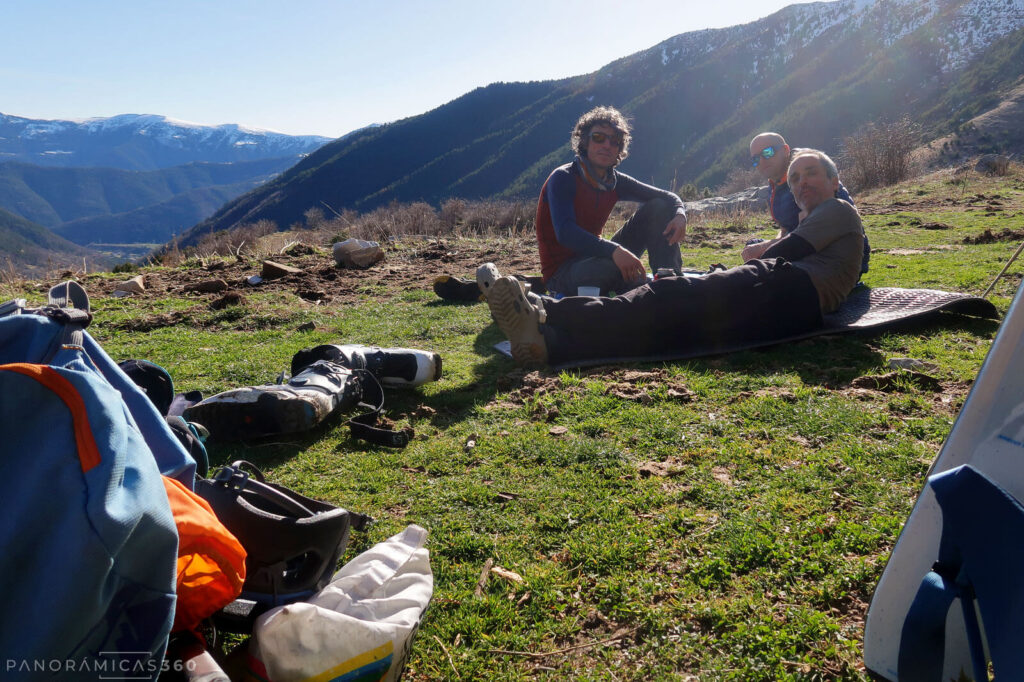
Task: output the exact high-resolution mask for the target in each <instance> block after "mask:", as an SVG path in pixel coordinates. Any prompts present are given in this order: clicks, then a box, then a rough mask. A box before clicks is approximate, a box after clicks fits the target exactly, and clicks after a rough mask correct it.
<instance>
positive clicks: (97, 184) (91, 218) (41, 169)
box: [0, 114, 329, 270]
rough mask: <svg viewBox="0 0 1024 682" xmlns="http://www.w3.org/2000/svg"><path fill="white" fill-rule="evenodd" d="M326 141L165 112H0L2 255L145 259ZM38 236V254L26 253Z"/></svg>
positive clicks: (35, 259)
mask: <svg viewBox="0 0 1024 682" xmlns="http://www.w3.org/2000/svg"><path fill="white" fill-rule="evenodd" d="M328 140H329V138H325V137H319V136H293V135H284V134H281V133H275V132H270V131H260V130H252V129H247V128H243V127H241V126H238V125H221V126H201V125H197V124H192V123H185V122H181V121H174V120H172V119H168V118H165V117H163V116H146V115H135V114H126V115H122V116H114V117H111V118H102V119H88V120H85V121H81V122H75V121H45V120H34V119H28V118H21V117H17V116H8V115H5V114H0V208H2V209H5V211H6V212H7V215H5V219H4V220H0V255H3V256H6V257H7V258H8V259H9V260H10V262H11V263H12V264H14V263H21V264H24V267H23V268H22V269H23V270H29V269H31V266H38V265H39V264H40V263H43V262H46V261H47V260H49V261H51V262H60V261H63V260H64V259H63V258H62V254H64V253H65V252H66V253H67V254H68V255H73V256H74V258H76V259H78V258H80V257H81V256H83V255H84V256H86V257H87V259H88V258H92V259H94V261H95V262H96V263H106V262H110V261H111V258H110V256H111V255H113V256H116V257H120V258H122V259H123V258H126V257H132V256H139V255H143V254H145V253H147V252H149V251H150V250H152V248H153V247H154V246H157V245H160V244H163V243H164V242H167V241H168V240H170V239H171V238H172V237H173V236H174V235H176V234H180V233H182V232H183V231H185V230H186V229H187V228H189V227H191V226H192V225H195V224H196V223H197V222H199V221H201V220H203V219H204V218H206V217H207V216H209V215H211V214H212V213H213V212H214V211H215V210H216V209H217V208H218V207H220V206H222V205H223V204H224V203H225V202H227V201H230V200H231V199H234V198H235V197H237V196H239V195H240V194H243V193H244V192H247V191H249V190H251V189H253V188H254V187H257V186H259V185H261V184H263V183H264V182H267V181H268V180H270V179H271V178H273V177H274V176H275V175H276V174H277V173H280V172H281V171H283V170H286V169H287V168H289V167H291V166H293V165H294V164H295V163H297V162H298V161H299V160H300V159H301V158H302V157H303V156H304V155H305V154H307V153H309V152H310V151H312V150H314V149H316V148H317V147H319V146H321V145H322V144H324V143H325V142H327V141H328ZM15 216H16V217H19V218H22V219H24V220H26V221H30V222H31V223H32V224H33V225H34V227H33V228H32V229H31V230H30V229H28V228H26V227H25V225H23V224H21V223H18V224H17V225H18V231H17V232H15V231H14V227H13V225H14V224H15V223H14V222H12V218H13V217H15ZM55 237H60V239H56V238H55ZM33 239H34V240H35V243H36V248H34V249H29V250H26V249H25V248H24V243H25V241H26V240H33ZM68 241H70V242H74V243H77V244H78V245H80V246H85V247H88V246H94V247H96V249H100V250H102V251H105V252H106V253H107V255H106V256H104V255H103V254H101V253H98V252H96V250H95V249H89V248H84V249H80V248H70V247H69V245H68V243H67V242H68Z"/></svg>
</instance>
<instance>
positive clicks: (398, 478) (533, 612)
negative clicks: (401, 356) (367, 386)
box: [4, 175, 1024, 680]
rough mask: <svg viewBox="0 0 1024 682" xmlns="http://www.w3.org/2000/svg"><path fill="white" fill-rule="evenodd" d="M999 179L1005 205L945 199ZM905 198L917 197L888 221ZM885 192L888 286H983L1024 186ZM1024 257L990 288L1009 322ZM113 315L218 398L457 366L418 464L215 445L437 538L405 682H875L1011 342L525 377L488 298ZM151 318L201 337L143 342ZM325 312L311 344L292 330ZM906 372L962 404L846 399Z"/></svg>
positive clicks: (272, 299)
mask: <svg viewBox="0 0 1024 682" xmlns="http://www.w3.org/2000/svg"><path fill="white" fill-rule="evenodd" d="M986 183H987V184H986ZM993 191H998V193H999V194H1000V195H1003V196H1004V197H1005V199H1004V202H1005V203H1006V204H1007V205H1006V206H1005V210H1004V211H1003V212H1002V213H1001V214H999V213H997V214H996V215H991V216H986V215H984V213H983V212H982V211H978V210H971V211H966V210H963V209H964V208H965V207H964V206H963V205H960V206H951V205H948V204H945V203H942V202H943V201H945V200H946V199H948V198H956V197H957V196H959V195H961V194H963V195H965V196H970V195H973V194H974V193H977V192H984V193H986V194H989V193H991V192H993ZM901 192H902V194H900V193H901ZM899 197H908V198H910V199H913V200H914V201H917V202H919V203H920V205H918V206H905V207H899V212H898V213H882V212H881V211H880V210H879V209H882V208H886V209H888V208H889V207H891V204H892V202H894V201H898V200H900V199H899ZM864 203H865V205H866V206H867V208H865V221H866V223H867V225H868V229H869V232H870V236H871V242H872V246H873V247H874V249H875V253H874V254H873V257H872V270H871V272H870V273H869V274H868V275H867V276H866V278H865V279H866V281H867V283H868V284H870V285H873V286H886V285H895V286H912V287H934V288H941V289H948V290H960V291H966V292H970V293H974V294H980V293H981V292H982V291H983V290H984V288H985V287H987V286H988V284H989V282H991V280H992V278H994V276H995V274H996V273H997V272H998V271H999V269H1000V268H1001V267H1002V264H1003V262H1005V259H1006V258H1007V257H1008V255H1009V254H1010V253H1011V252H1012V250H1013V249H1014V248H1016V246H1017V244H1018V243H1019V241H1017V242H1014V241H1009V242H999V243H995V244H988V245H984V244H983V245H972V244H964V243H963V238H964V237H966V236H974V235H976V234H977V233H979V232H981V231H983V230H985V229H989V230H992V231H993V232H995V231H999V230H1002V229H1004V228H1006V227H1012V228H1016V227H1017V226H1019V224H1020V220H1019V219H1008V218H1006V217H1005V215H1006V214H1013V213H1015V212H1016V213H1017V214H1018V215H1019V214H1020V211H1021V207H1022V206H1024V191H1022V187H1021V179H1020V176H1019V175H1015V176H1011V177H1010V178H1004V179H1000V180H998V181H995V180H987V179H981V178H977V177H975V178H973V179H969V184H968V185H967V186H966V189H962V188H961V186H960V184H953V183H951V182H950V179H949V178H948V177H938V178H932V179H925V180H922V181H915V182H914V183H908V184H905V185H902V186H900V187H898V188H892V189H886V190H881V191H879V192H878V193H876V194H873V195H869V196H867V197H864ZM1011 204H1012V206H1011ZM915 219H916V220H919V221H920V223H928V222H942V223H946V224H948V225H950V226H951V227H950V228H949V229H944V230H925V229H922V228H920V227H918V226H917V225H919V224H920V223H914V220H915ZM890 223H897V224H890ZM759 224H760V225H764V217H763V216H747V217H745V218H743V219H741V220H739V222H737V221H735V220H734V221H708V222H707V223H706V225H704V228H705V229H706V230H707V232H708V234H709V236H710V237H709V238H708V239H703V240H702V241H701V242H700V243H693V244H687V246H686V248H685V249H684V262H685V263H686V264H687V265H691V266H694V267H706V265H707V264H708V263H711V262H722V263H725V264H726V265H730V264H734V263H736V262H738V260H739V259H738V251H739V248H740V245H741V244H742V242H743V241H744V240H745V238H746V237H747V236H749V234H750V233H752V232H758V230H757V226H758V225H759ZM769 232H770V231H769V230H767V229H761V230H760V233H763V234H768V233H769ZM723 244H725V246H726V247H727V248H726V247H723V246H722V245H723ZM467 246H471V244H469V243H468V242H467ZM508 256H510V254H507V253H504V252H501V253H497V254H496V255H495V259H496V260H499V262H500V259H501V258H504V257H508ZM1022 267H1024V266H1022V265H1018V266H1015V267H1013V268H1011V270H1010V273H1009V274H1008V276H1007V277H1006V279H1004V280H1003V281H1002V282H1001V283H1000V284H999V285H998V286H997V287H996V289H995V293H994V296H993V301H994V302H995V303H996V304H997V306H998V307H999V308H1000V309H1001V311H1004V312H1005V310H1006V307H1007V305H1008V304H1009V300H1010V297H1011V296H1012V295H1013V292H1014V291H1015V289H1016V287H1017V285H1018V284H1019V282H1020V273H1021V271H1022ZM4 293H7V292H4ZM11 293H16V292H11ZM30 293H31V296H33V297H35V299H36V300H37V301H38V296H39V294H38V292H36V291H32V292H30ZM95 304H96V305H95V308H96V319H95V323H94V325H93V327H92V328H91V331H92V333H93V334H94V336H96V338H97V339H98V340H100V341H101V342H102V343H103V345H104V347H105V348H106V349H107V351H108V352H109V353H110V354H111V356H112V357H114V358H115V359H124V358H128V357H143V358H147V359H149V360H152V361H154V362H157V363H158V364H161V365H163V366H164V367H166V368H168V369H169V370H170V371H171V373H172V375H173V377H174V380H175V383H176V386H177V387H178V388H179V389H181V390H186V389H200V390H202V391H204V392H205V393H207V394H209V393H212V392H215V391H220V390H225V389H228V388H232V387H236V386H239V385H244V384H250V383H264V382H269V381H272V380H273V378H274V376H275V375H276V374H277V373H278V372H279V371H281V370H284V369H286V368H287V367H288V365H289V362H290V359H291V356H292V354H293V353H294V352H295V351H296V350H298V349H299V348H302V347H308V346H312V345H315V344H318V343H327V342H337V341H341V340H344V341H347V342H356V343H359V342H362V343H374V344H378V345H385V346H388V345H403V346H412V347H419V348H424V349H430V350H434V351H437V352H439V353H441V354H442V356H443V358H444V369H445V375H444V377H443V378H442V380H441V381H439V382H437V383H435V384H430V385H427V386H425V387H423V388H422V389H419V390H415V391H406V392H398V391H396V392H392V393H389V395H388V402H387V408H388V411H389V416H391V417H392V418H393V419H395V421H396V422H397V423H398V424H399V425H410V426H412V427H413V428H414V429H415V433H416V436H415V438H414V439H413V441H412V443H411V444H410V445H409V447H408V448H406V449H404V450H389V449H384V448H380V447H376V446H371V445H367V444H364V443H361V442H357V441H355V440H353V439H352V438H350V436H349V434H348V430H347V429H346V428H344V427H343V426H342V425H339V424H334V425H332V426H331V427H330V428H328V429H326V430H325V431H322V432H318V433H314V434H308V435H305V436H302V437H300V438H296V439H290V440H287V439H274V441H273V442H267V443H258V444H253V445H232V446H225V445H211V448H210V454H211V458H212V460H213V463H214V464H216V465H219V464H223V463H226V462H229V461H231V460H233V459H236V458H239V457H244V458H246V459H249V460H251V461H253V462H255V463H256V464H257V465H259V466H261V467H262V468H263V469H264V470H265V471H266V472H267V474H268V476H269V477H270V478H271V479H272V480H274V481H277V482H280V483H282V484H284V485H287V486H291V487H293V488H295V489H297V490H299V491H301V492H303V493H304V494H307V495H310V496H314V497H318V498H322V499H325V500H329V501H331V502H333V503H336V504H339V505H342V506H345V507H347V508H350V509H353V510H358V511H361V512H365V513H369V514H371V515H372V516H374V517H375V518H376V519H377V520H378V522H377V524H376V525H375V526H374V527H373V528H372V529H371V530H370V531H369V532H368V533H365V534H359V533H357V534H354V537H353V540H352V542H351V545H350V548H349V551H348V553H347V554H346V557H348V558H351V557H352V556H354V555H355V554H356V553H357V552H359V551H361V550H363V549H365V548H367V547H369V546H370V545H371V544H373V543H375V542H378V541H380V540H383V539H384V538H386V537H388V536H390V535H392V534H394V533H396V532H398V531H399V530H400V529H402V528H403V527H405V526H406V525H407V524H409V523H417V524H420V525H422V526H424V527H426V528H427V529H428V530H429V532H430V540H429V548H430V551H431V564H432V567H433V571H434V578H435V592H434V600H433V603H432V605H431V607H430V608H429V610H428V612H427V615H426V618H425V620H424V622H423V625H422V628H421V629H420V631H419V634H418V636H417V639H416V642H415V646H414V647H413V650H412V654H411V657H410V660H409V665H408V669H407V672H406V679H409V680H427V679H450V680H480V679H487V680H497V679H501V680H520V679H532V678H534V677H540V678H543V679H559V680H560V679H583V680H612V679H614V680H626V679H629V680H663V679H665V680H667V679H701V680H704V679H708V680H717V679H724V680H822V679H850V680H863V679H867V677H866V673H865V671H864V670H863V665H862V663H861V655H860V651H861V645H862V637H863V619H864V617H865V612H866V608H867V603H868V601H869V599H870V596H871V592H872V589H873V587H874V585H875V583H876V582H877V580H878V577H879V575H880V574H881V571H882V569H883V567H884V565H885V562H886V559H887V557H888V553H889V551H890V550H891V548H892V546H893V543H894V542H895V540H896V537H897V535H898V533H899V530H900V527H901V525H902V523H903V521H904V520H905V518H906V516H907V514H908V512H909V510H910V508H911V505H912V504H913V502H914V500H915V498H916V496H917V494H918V492H919V490H920V489H921V486H922V484H923V483H924V476H925V474H926V472H927V470H928V467H929V465H930V463H931V461H932V460H933V459H934V457H935V455H936V454H937V453H938V451H939V449H940V447H941V445H942V442H943V439H944V438H945V437H946V435H947V434H948V432H949V429H950V427H951V425H952V423H953V420H954V419H955V416H956V414H957V411H958V410H959V408H960V407H961V405H962V403H963V400H964V399H965V397H966V393H967V390H968V389H969V385H970V382H971V380H972V379H973V378H974V376H975V374H976V373H977V371H978V368H979V367H980V365H981V363H982V360H983V359H984V356H985V354H986V352H987V350H988V347H989V345H990V343H991V340H992V338H993V337H994V335H995V332H996V330H997V326H998V325H997V323H996V322H993V321H985V320H972V319H966V318H952V317H946V318H944V319H943V320H942V321H940V322H934V323H928V324H924V325H916V326H911V327H905V328H900V329H898V330H897V331H892V332H886V333H883V334H876V335H856V336H854V335H850V336H838V337H819V338H816V339H812V340H809V341H804V342H800V343H797V344H793V345H789V346H783V347H777V348H771V349H768V350H759V351H753V352H744V353H736V354H733V355H728V356H719V357H713V358H707V359H702V360H694V361H687V362H682V363H667V364H653V365H633V366H629V367H603V368H598V369H592V370H581V371H566V372H560V373H555V372H549V371H543V372H539V373H530V374H527V373H524V372H521V371H518V370H516V368H515V367H514V366H513V365H512V363H511V361H509V360H507V359H505V358H504V357H501V356H498V355H496V354H495V353H494V352H493V351H492V350H491V345H492V344H493V343H495V342H497V341H499V340H501V338H502V336H501V334H500V332H499V331H498V330H497V328H496V327H495V326H494V325H493V323H492V322H491V320H490V317H489V315H488V312H487V309H486V307H485V306H482V305H462V304H457V305H449V304H445V303H443V302H441V301H439V300H438V299H436V298H435V297H434V296H433V294H432V293H431V292H430V291H427V290H405V291H398V292H396V291H394V290H390V289H387V288H386V286H385V285H384V284H382V283H379V282H377V281H376V280H373V279H369V277H368V281H367V284H366V285H365V286H364V287H362V288H361V289H359V290H358V297H357V300H356V301H355V302H353V303H346V304H345V305H342V306H332V305H326V306H312V305H308V304H304V303H302V302H301V301H300V300H299V299H298V298H297V297H295V296H294V295H292V294H288V293H273V294H266V295H257V294H254V295H252V296H250V297H249V301H248V303H247V304H246V305H245V306H244V307H241V308H228V309H227V310H225V311H220V312H214V311H211V310H209V309H208V308H205V307H202V306H200V305H198V304H197V303H196V302H195V301H194V300H191V299H184V298H177V297H167V298H165V299H160V300H156V301H152V300H147V301H145V302H139V301H134V300H133V299H112V298H111V299H108V298H101V299H99V300H96V301H95ZM152 314H168V315H170V314H177V315H180V316H182V318H183V321H182V322H181V323H179V324H176V325H173V326H166V327H158V328H155V329H150V330H138V329H134V328H133V326H132V325H133V323H134V321H136V320H138V319H140V318H143V317H145V316H147V315H152ZM306 321H315V322H316V323H317V331H313V332H299V331H296V327H297V326H298V325H299V324H301V323H302V322H306ZM895 357H914V358H920V359H924V360H928V361H931V362H934V363H936V364H937V365H938V366H939V369H938V370H937V371H936V372H935V373H934V375H935V376H936V378H938V379H939V380H940V381H941V382H942V386H943V388H942V390H941V391H939V392H930V391H925V390H922V389H919V388H916V387H915V386H914V385H913V384H912V383H910V382H897V384H896V386H895V388H894V389H892V390H889V391H885V392H883V391H872V390H863V389H853V388H851V387H850V382H851V381H853V380H854V379H856V378H857V377H862V376H869V375H879V374H884V373H887V372H889V371H891V370H889V369H888V365H887V363H888V361H889V360H890V359H892V358H895ZM424 406H426V407H428V408H430V409H429V410H423V409H422V408H423V407H424ZM469 441H473V443H474V446H473V447H469V446H468V445H467V443H468V442H469ZM488 559H493V560H494V562H495V564H496V565H499V566H501V567H504V568H507V569H509V570H513V571H516V572H517V573H519V574H520V575H521V576H523V578H524V580H525V583H524V584H522V585H519V584H515V583H511V582H507V581H504V580H502V579H500V578H496V577H494V576H492V577H491V579H490V580H489V582H488V583H487V585H486V587H485V589H484V591H483V595H482V596H479V597H478V596H476V595H475V594H474V591H475V589H476V585H477V581H478V578H479V576H480V571H481V568H482V567H483V565H484V562H485V561H487V560H488Z"/></svg>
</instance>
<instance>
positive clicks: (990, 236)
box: [963, 229, 1024, 244]
mask: <svg viewBox="0 0 1024 682" xmlns="http://www.w3.org/2000/svg"><path fill="white" fill-rule="evenodd" d="M1022 240H1024V230H1010V229H1006V230H1003V231H1001V232H995V233H993V232H992V230H985V231H984V232H982V233H981V234H979V235H976V236H974V237H964V239H963V242H964V244H994V243H996V242H1019V241H1022Z"/></svg>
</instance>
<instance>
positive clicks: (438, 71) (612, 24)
mask: <svg viewBox="0 0 1024 682" xmlns="http://www.w3.org/2000/svg"><path fill="white" fill-rule="evenodd" d="M788 4H793V3H792V2H785V1H782V0H763V1H762V2H753V1H751V0H712V1H710V2H702V3H699V5H698V3H689V2H679V1H678V0H633V1H632V2H627V1H625V0H615V1H612V0H588V1H587V2H583V1H578V0H518V1H517V0H506V1H505V2H493V1H488V0H435V1H434V2H428V1H426V0H424V1H414V0H382V1H377V2H371V1H368V0H362V1H359V2H354V1H350V0H334V1H333V2H332V1H329V0H291V1H290V2H282V1H281V0H277V1H275V2H270V1H269V0H244V1H243V0H202V1H198V0H179V1H178V2H174V1H173V0H172V1H171V2H159V3H157V2H151V1H150V0H132V1H131V2H129V1H127V0H93V1H92V2H82V1H81V0H52V1H51V0H34V1H32V2H27V1H21V0H15V1H14V2H8V3H5V6H4V8H3V15H4V18H3V22H2V24H0V112H3V113H5V114H10V115H15V116H25V117H28V118H49V119H53V118H69V119H80V118H89V117H94V116H113V115H116V114H128V113H131V114H162V115H164V116H169V117H172V118H177V119H183V120H186V121H192V122H195V123H204V124H220V123H240V124H244V125H248V126H252V127H257V128H269V129H272V130H278V131H281V132H285V133H293V134H317V135H326V136H331V137H336V136H339V135H343V134H345V133H347V132H349V131H351V130H354V129H356V128H359V127H362V126H365V125H368V124H371V123H384V122H387V121H393V120H396V119H399V118H403V117H406V116H412V115H415V114H419V113H422V112H424V111H427V110H429V109H432V108H434V107H436V106H439V105H441V104H444V103H445V102H448V101H450V100H452V99H454V98H456V97H458V96H459V95H462V94H463V93H466V92H468V91H470V90H472V89H473V88H475V87H478V86H481V85H487V84H488V83H493V82H496V81H529V80H545V79H550V78H561V77H565V76H574V75H579V74H582V73H588V72H590V71H594V70H596V69H598V68H600V67H601V66H604V65H605V64H607V63H608V62H611V61H613V60H615V59H617V58H619V57H623V56H626V55H628V54H632V53H633V52H637V51H639V50H642V49H645V48H647V47H651V46H652V45H655V44H657V43H659V42H661V41H662V40H665V39H666V38H669V37H671V36H674V35H676V34H679V33H684V32H687V31H695V30H700V29H703V28H719V27H723V26H732V25H735V24H742V23H747V22H750V21H754V20H756V19H759V18H761V17H763V16H767V15H769V14H771V13H773V12H775V11H777V10H778V9H781V8H782V7H785V6H786V5H788Z"/></svg>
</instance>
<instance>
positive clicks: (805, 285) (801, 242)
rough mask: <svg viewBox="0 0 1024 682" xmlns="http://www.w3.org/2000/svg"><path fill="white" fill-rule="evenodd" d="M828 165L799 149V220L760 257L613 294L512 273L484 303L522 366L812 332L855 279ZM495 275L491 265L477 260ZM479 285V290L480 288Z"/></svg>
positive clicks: (856, 228)
mask: <svg viewBox="0 0 1024 682" xmlns="http://www.w3.org/2000/svg"><path fill="white" fill-rule="evenodd" d="M838 183H839V173H838V171H837V170H836V165H835V163H834V162H833V161H832V159H830V158H829V157H828V156H827V155H826V154H825V153H823V152H820V151H817V150H814V149H805V150H802V151H800V153H799V154H796V155H794V157H793V159H792V161H791V163H790V166H789V185H790V187H791V188H792V190H793V195H794V197H795V198H796V202H797V204H798V205H799V206H800V208H801V209H803V210H804V211H805V212H806V217H805V218H804V219H803V221H801V222H800V224H799V225H798V227H797V228H796V230H794V231H793V232H790V233H789V234H787V235H786V236H784V237H780V238H778V239H776V240H773V241H772V242H771V244H770V245H769V247H768V248H767V249H766V250H765V251H764V253H763V254H762V255H761V257H760V258H757V259H754V260H749V261H747V262H746V263H744V264H743V265H740V266H737V267H734V268H730V269H728V270H723V271H717V272H712V273H709V274H707V275H702V276H700V277H665V278H661V279H658V280H655V281H653V282H650V283H648V284H646V285H645V286H641V287H639V288H636V289H633V290H632V291H629V292H627V293H625V294H623V295H621V296H618V297H616V298H604V297H590V296H572V297H568V298H563V299H561V300H557V301H556V300H553V299H549V298H540V297H537V296H535V295H532V294H531V295H530V296H527V289H526V288H525V287H524V286H523V285H522V284H521V283H520V282H519V281H518V280H516V279H514V278H512V277H498V278H497V279H496V280H494V281H493V282H487V287H488V289H489V291H488V293H487V304H488V306H489V307H490V309H491V315H492V316H493V317H494V319H495V320H496V321H497V323H498V326H499V327H500V328H501V330H502V331H503V332H504V333H505V335H506V336H507V337H508V339H509V341H510V343H511V346H512V357H513V359H514V360H515V361H516V362H517V363H518V364H520V365H541V364H545V363H546V364H551V365H559V364H563V363H568V362H578V361H582V360H596V359H604V358H616V357H618V358H627V357H652V356H663V355H671V354H672V353H683V352H685V351H687V350H688V349H690V348H695V347H700V348H705V349H708V350H711V351H714V349H716V348H719V347H721V348H726V347H728V346H734V345H735V344H737V343H747V342H758V343H763V342H770V341H772V340H774V339H783V338H786V337H789V336H794V335H798V334H801V333H805V332H807V331H810V330H813V329H815V328H816V327H819V326H821V325H822V324H823V320H822V315H823V314H825V313H830V312H832V311H834V310H836V309H837V308H838V307H839V305H840V303H842V302H843V299H845V298H846V296H847V294H849V293H850V291H851V290H852V289H853V287H854V286H855V285H856V284H857V280H858V278H859V276H860V269H861V268H860V266H861V258H862V255H863V254H862V251H863V244H864V232H863V227H862V225H861V220H860V215H859V214H858V213H857V210H856V209H855V208H854V207H853V206H851V205H850V204H848V203H847V202H845V201H843V200H842V199H837V198H835V196H834V195H835V192H836V188H837V186H838ZM479 272H482V273H484V274H483V276H484V277H493V276H494V274H495V272H496V270H495V269H494V266H493V265H492V264H486V265H485V266H482V267H481V269H480V271H479ZM481 288H483V287H481Z"/></svg>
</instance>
